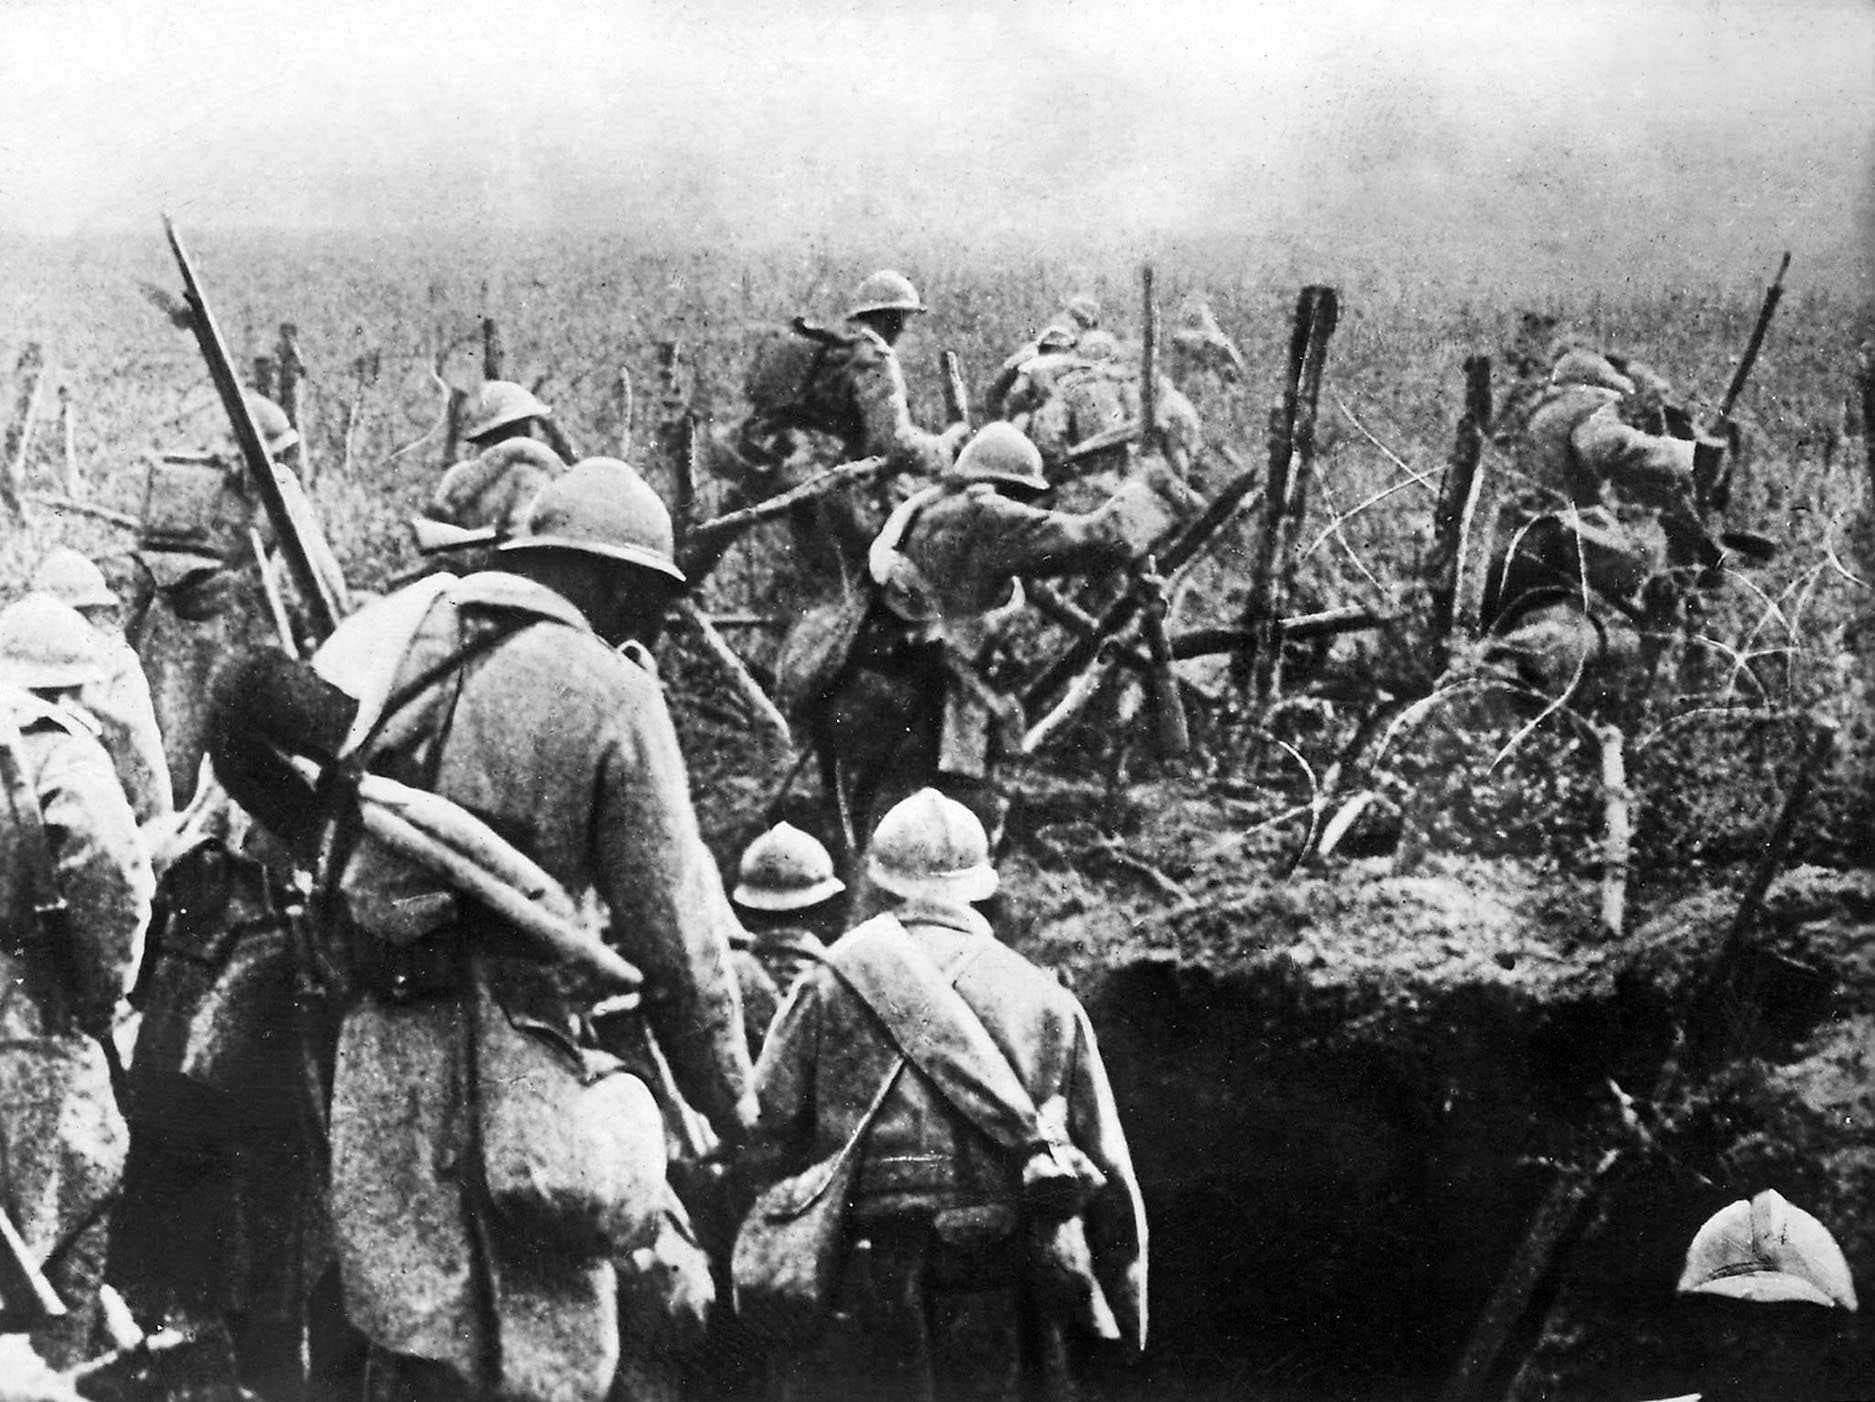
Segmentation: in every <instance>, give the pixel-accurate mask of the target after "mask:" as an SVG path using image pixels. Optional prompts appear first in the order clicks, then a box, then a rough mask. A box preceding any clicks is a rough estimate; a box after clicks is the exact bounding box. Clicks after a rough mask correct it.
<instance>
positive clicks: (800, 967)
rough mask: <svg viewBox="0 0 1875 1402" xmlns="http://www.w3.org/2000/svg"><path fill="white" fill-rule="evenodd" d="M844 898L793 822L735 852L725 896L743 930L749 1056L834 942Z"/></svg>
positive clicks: (828, 865) (829, 864) (813, 843)
mask: <svg viewBox="0 0 1875 1402" xmlns="http://www.w3.org/2000/svg"><path fill="white" fill-rule="evenodd" d="M845 895H846V883H845V882H844V881H842V880H841V879H840V878H839V877H838V876H837V875H836V874H835V873H834V869H833V857H832V856H831V855H830V854H829V853H828V851H827V849H826V847H824V846H823V845H822V844H821V842H820V840H819V839H818V838H816V837H815V836H814V835H813V834H811V833H806V832H802V831H801V829H799V828H797V827H795V826H794V824H792V823H777V824H775V826H774V827H772V828H770V829H769V830H768V831H767V832H765V833H763V834H762V835H761V836H760V837H758V838H756V839H755V841H753V842H751V843H750V844H749V847H748V850H747V851H746V852H744V853H743V854H742V865H741V867H740V869H739V870H738V872H737V880H736V886H735V889H734V890H732V891H731V892H730V893H729V898H730V900H731V901H733V902H734V903H735V907H736V914H737V916H738V917H739V918H740V919H741V921H742V928H743V930H744V932H745V933H744V935H743V936H742V938H741V939H738V940H736V952H737V961H736V967H737V971H738V973H739V974H740V976H741V980H742V1013H743V1016H744V1017H745V1018H746V1019H747V1020H748V1030H749V1051H750V1054H751V1055H755V1054H758V1053H759V1052H760V1051H761V1046H762V1038H763V1036H764V1035H765V1034H766V1033H767V1031H768V1025H769V1024H770V1023H771V1022H773V1021H774V1020H775V1013H776V1012H777V1010H778V1009H779V1008H780V1006H781V1000H782V998H783V997H785V996H786V995H787V992H788V990H789V989H791V988H793V987H794V984H795V981H796V980H797V979H799V978H800V977H801V975H802V974H804V973H806V972H807V970H808V969H810V968H812V967H813V965H814V964H815V963H816V962H818V961H819V960H821V959H823V958H825V957H826V953H827V946H828V945H829V944H831V943H832V942H833V941H834V940H835V939H837V938H838V937H839V934H840V931H841V930H842V929H843V928H844V924H843V922H844V920H845V917H846V901H845V899H844V897H845Z"/></svg>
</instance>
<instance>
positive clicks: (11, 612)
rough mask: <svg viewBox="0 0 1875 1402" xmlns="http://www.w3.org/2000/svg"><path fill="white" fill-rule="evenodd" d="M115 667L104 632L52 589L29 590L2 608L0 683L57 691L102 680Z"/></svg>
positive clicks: (0, 614)
mask: <svg viewBox="0 0 1875 1402" xmlns="http://www.w3.org/2000/svg"><path fill="white" fill-rule="evenodd" d="M115 670H116V658H114V657H113V656H112V655H111V648H110V644H109V643H108V642H107V641H106V640H105V638H104V635H103V634H102V633H100V632H98V630H97V629H95V628H93V627H92V626H91V625H90V624H89V623H87V622H85V617H84V615H83V614H81V613H79V612H78V610H77V609H75V608H73V607H72V606H71V605H70V604H68V603H65V602H63V601H62V600H59V599H55V598H53V597H52V596H51V595H50V594H28V595H27V596H26V597H25V598H23V599H20V600H17V601H16V602H14V603H11V604H8V605H7V606H6V608H5V609H0V683H9V684H11V685H13V686H18V687H24V688H25V689H26V690H28V691H39V690H44V691H58V690H64V689H65V688H67V687H74V686H83V685H84V684H85V683H86V682H96V681H103V680H104V679H105V678H107V677H109V676H110V675H111V673H112V672H114V671H115Z"/></svg>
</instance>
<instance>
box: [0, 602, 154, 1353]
mask: <svg viewBox="0 0 1875 1402" xmlns="http://www.w3.org/2000/svg"><path fill="white" fill-rule="evenodd" d="M113 665H114V660H113V658H112V657H111V654H110V651H109V649H108V648H107V647H106V646H105V645H104V643H103V640H102V639H100V638H99V637H98V635H97V634H96V632H94V631H93V629H92V628H91V626H90V625H89V624H87V623H86V622H85V621H84V619H82V618H81V617H79V616H78V614H77V613H76V612H74V611H73V610H72V609H70V608H69V607H67V606H66V605H64V604H62V603H60V602H58V601H57V600H56V599H52V598H48V597H46V596H45V595H32V596H29V597H27V598H25V599H22V600H20V601H19V602H17V603H14V604H12V605H10V606H8V607H7V608H6V609H5V610H4V611H0V783H3V784H4V787H5V790H6V801H5V804H4V805H3V806H0V1195H4V1197H5V1200H6V1203H7V1205H8V1207H9V1208H10V1209H11V1211H12V1215H13V1216H14V1218H15V1224H16V1225H17V1227H18V1228H19V1231H20V1234H21V1235H22V1236H23V1237H24V1238H25V1241H26V1245H27V1247H28V1249H29V1251H30V1252H31V1253H32V1255H33V1258H34V1259H35V1260H39V1261H47V1259H48V1257H51V1258H53V1259H51V1260H50V1261H49V1263H48V1264H47V1266H46V1274H47V1276H48V1277H49V1278H50V1281H51V1283H52V1285H53V1287H54V1289H56V1290H57V1292H58V1293H59V1295H60V1297H61V1298H62V1299H63V1300H64V1302H65V1304H66V1306H67V1308H68V1310H69V1311H70V1313H69V1314H68V1315H67V1316H66V1317H65V1318H64V1319H62V1320H59V1321H56V1322H54V1323H52V1324H49V1325H47V1326H45V1327H44V1328H41V1329H39V1330H37V1331H35V1332H34V1333H33V1335H32V1342H33V1345H34V1347H35V1348H36V1350H37V1351H38V1352H39V1353H40V1355H41V1356H42V1357H43V1358H44V1359H45V1360H46V1361H47V1362H48V1363H49V1364H51V1365H52V1366H53V1367H55V1368H66V1367H69V1366H71V1365H72V1364H74V1363H76V1362H78V1361H80V1360H81V1359H83V1358H84V1357H85V1356H86V1355H87V1354H88V1353H89V1352H90V1346H91V1343H92V1335H93V1332H94V1328H95V1326H96V1324H97V1322H98V1317H99V1316H98V1295H97V1292H98V1286H99V1284H100V1282H101V1279H102V1273H103V1267H104V1248H105V1235H106V1229H105V1213H106V1209H107V1206H108V1203H107V1195H108V1194H109V1193H110V1192H111V1191H112V1189H113V1188H114V1187H115V1186H116V1183H117V1178H118V1174H119V1172H120V1171H121V1170H122V1168H123V1162H124V1147H125V1131H124V1122H123V1117H122V1116H121V1114H120V1113H119V1111H118V1107H117V1102H116V1099H115V1097H114V1096H113V1094H112V1086H111V1067H112V1065H113V1063H114V1061H115V1058H116V1055H117V1053H116V1048H115V1046H114V1044H113V1043H112V1042H111V1037H112V1034H113V1027H114V1022H115V1016H116V1012H117V1007H118V1003H119V1000H120V999H121V998H122V997H123V993H124V988H125V984H126V978H127V975H128V974H129V972H130V971H131V970H132V969H133V968H134V967H135V965H136V959H137V950H138V946H139V944H140V942H141V940H142V938H143V930H144V925H145V923H146V921H147V920H148V919H149V914H150V895H151V891H152V889H153V887H154V884H155V882H154V878H153V877H152V875H151V872H150V864H149V859H148V858H147V857H146V856H145V855H144V852H143V848H142V845H141V843H140V842H139V841H138V838H137V821H136V815H135V814H134V813H132V812H131V809H130V802H129V800H128V799H127V798H125V796H124V790H123V785H122V784H121V782H120V781H119V780H118V778H117V775H116V772H115V771H114V770H113V768H112V765H111V759H110V756H109V754H107V753H106V751H105V749H104V747H103V745H102V744H101V743H100V742H99V740H98V733H97V727H96V726H95V724H94V723H93V722H92V721H91V720H90V719H89V718H88V717H87V716H85V715H84V714H83V713H82V712H81V711H80V710H78V709H77V708H76V706H75V705H74V704H73V702H74V698H75V697H76V695H77V693H78V691H79V690H80V689H81V688H83V687H85V686H87V685H97V684H99V683H101V682H103V681H104V680H105V679H107V678H108V677H109V676H110V675H111V671H112V667H113ZM55 1248H57V1250H56V1251H55Z"/></svg>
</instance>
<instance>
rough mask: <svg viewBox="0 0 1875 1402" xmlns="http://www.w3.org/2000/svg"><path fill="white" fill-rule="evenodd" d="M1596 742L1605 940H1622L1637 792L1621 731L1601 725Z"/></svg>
mask: <svg viewBox="0 0 1875 1402" xmlns="http://www.w3.org/2000/svg"><path fill="white" fill-rule="evenodd" d="M1595 739H1596V742H1597V743H1598V744H1599V745H1600V746H1601V753H1602V814H1603V817H1602V919H1601V929H1602V938H1604V939H1619V938H1620V936H1621V933H1622V931H1623V930H1624V929H1625V928H1626V926H1627V912H1628V870H1629V864H1630V858H1631V855H1632V852H1633V846H1634V813H1633V802H1634V793H1633V790H1632V789H1630V788H1629V787H1628V766H1627V759H1626V754H1625V751H1624V749H1623V743H1624V737H1623V736H1622V734H1621V728H1620V727H1619V726H1615V725H1597V726H1596V727H1595Z"/></svg>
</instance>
